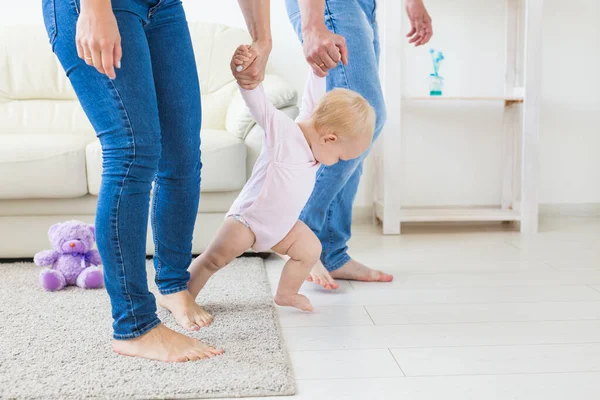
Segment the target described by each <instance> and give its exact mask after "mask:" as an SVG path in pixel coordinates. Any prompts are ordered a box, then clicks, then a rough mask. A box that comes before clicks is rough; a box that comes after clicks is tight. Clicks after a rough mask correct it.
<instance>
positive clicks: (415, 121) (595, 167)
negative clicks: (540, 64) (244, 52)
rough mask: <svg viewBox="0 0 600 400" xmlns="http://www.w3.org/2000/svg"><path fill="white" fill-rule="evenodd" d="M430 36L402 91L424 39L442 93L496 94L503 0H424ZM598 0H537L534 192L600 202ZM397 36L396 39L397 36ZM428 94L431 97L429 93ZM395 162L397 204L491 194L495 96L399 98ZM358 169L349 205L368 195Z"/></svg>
mask: <svg viewBox="0 0 600 400" xmlns="http://www.w3.org/2000/svg"><path fill="white" fill-rule="evenodd" d="M283 3H284V2H283V1H282V0H272V31H273V37H274V50H273V54H272V56H271V57H272V58H271V61H272V65H273V72H275V73H278V74H280V75H282V76H284V77H285V78H286V79H287V80H288V81H290V82H291V83H292V84H293V85H294V86H295V87H296V88H297V89H298V90H299V91H300V90H301V88H302V85H303V82H304V76H305V71H306V67H305V63H304V61H303V56H302V51H301V47H300V45H299V44H298V41H297V39H296V36H295V33H294V32H293V30H292V28H291V26H290V24H289V22H288V20H287V15H286V13H285V7H284V4H283ZM426 3H427V5H428V7H429V9H430V13H431V14H432V17H433V19H434V31H435V36H434V38H433V40H432V41H431V43H430V45H428V46H427V48H419V49H414V48H411V47H408V46H406V47H405V49H404V51H405V54H406V60H407V61H406V63H405V65H404V66H403V67H404V71H405V75H404V84H405V85H406V86H405V88H406V91H407V93H408V94H414V95H417V94H425V93H426V92H425V91H426V88H427V83H426V78H427V75H428V74H429V72H430V69H431V65H430V61H429V54H428V53H427V49H428V48H429V47H434V48H440V49H442V50H443V51H444V53H445V56H446V60H445V61H444V64H443V66H442V69H441V74H442V75H443V76H444V77H445V79H446V90H445V92H446V93H447V94H469V95H475V94H481V95H485V94H492V95H493V94H501V93H502V90H503V79H504V78H503V71H504V9H505V0H454V1H452V2H448V1H447V0H426ZM16 4H17V2H15V1H14V0H0V9H1V10H2V13H0V24H6V23H11V24H12V23H38V22H39V23H41V14H40V0H20V1H19V2H18V5H16ZM184 4H185V7H186V11H187V14H188V19H189V20H202V21H211V22H218V23H224V24H228V25H233V26H239V27H245V24H244V20H243V17H242V15H241V13H240V12H239V11H238V8H237V1H236V0H218V1H215V0H210V1H208V0H184ZM599 17H600V5H599V2H598V1H597V0H572V1H570V2H568V6H567V3H566V2H565V1H564V0H560V1H559V0H545V12H544V71H543V83H544V86H543V104H542V114H541V117H542V126H541V128H542V130H541V163H542V165H541V167H542V182H541V201H542V202H543V203H600V157H599V156H598V153H600V128H599V127H600V97H599V96H598V93H599V92H600V77H599V76H600V75H599V74H598V73H597V71H598V70H600V27H599V25H598V24H597V21H598V18H599ZM399 40H404V39H403V38H399ZM436 104H437V103H436ZM390 112H393V110H390ZM403 112H404V114H403V118H404V130H405V131H404V132H405V134H404V135H405V142H404V143H403V147H402V154H401V155H402V157H403V169H402V171H399V172H398V176H399V179H401V184H402V185H403V187H404V195H403V201H404V202H405V203H406V204H407V205H436V204H438V205H439V204H444V205H450V204H456V205H459V204H498V203H499V201H500V200H499V199H500V178H501V170H500V161H501V158H500V157H501V149H502V136H501V134H502V105H501V104H494V103H492V104H454V103H451V104H442V105H432V104H430V103H429V104H420V103H414V102H411V103H406V106H405V108H404V110H403ZM371 174H372V168H371V166H370V165H368V166H367V168H366V169H365V175H364V177H363V183H362V185H361V189H360V191H359V193H358V196H357V199H356V205H358V206H365V205H370V204H371V201H372V179H371Z"/></svg>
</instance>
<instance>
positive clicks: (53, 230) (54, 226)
mask: <svg viewBox="0 0 600 400" xmlns="http://www.w3.org/2000/svg"><path fill="white" fill-rule="evenodd" d="M61 224H62V222H58V223H56V224H54V225H52V226H51V227H50V229H48V237H49V238H50V240H52V235H54V232H56V230H57V229H58V227H59V226H60V225H61Z"/></svg>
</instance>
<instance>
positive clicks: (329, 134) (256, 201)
mask: <svg viewBox="0 0 600 400" xmlns="http://www.w3.org/2000/svg"><path fill="white" fill-rule="evenodd" d="M249 57H250V54H249V47H248V46H240V47H239V48H238V49H237V50H236V53H235V54H234V58H233V62H235V63H236V64H242V63H243V62H244V61H247V60H248V58H249ZM325 81H326V80H325V78H319V77H317V76H316V75H315V74H314V73H313V72H312V71H311V72H310V74H309V77H308V81H307V83H306V87H305V89H304V96H303V99H302V107H301V110H300V115H299V116H298V118H296V120H293V119H291V118H290V117H288V116H287V115H286V114H284V113H283V112H281V111H279V110H277V109H276V108H275V107H274V106H273V104H271V102H270V101H269V100H268V99H267V96H266V95H265V91H264V89H263V86H262V85H259V86H258V87H256V88H255V89H253V90H245V89H242V88H241V87H240V92H241V94H242V97H243V98H244V100H245V102H246V105H247V106H248V108H249V109H250V112H251V114H252V116H253V117H254V119H255V120H256V123H257V124H258V125H260V126H261V127H262V128H263V129H264V132H265V135H264V142H263V146H262V151H261V153H260V156H259V157H258V160H257V161H256V164H255V166H254V169H253V170H252V176H251V177H250V179H249V180H248V182H247V183H246V185H245V186H244V188H243V189H242V191H241V193H240V195H239V196H238V198H237V200H236V201H235V202H234V203H233V205H232V206H231V209H230V210H229V212H228V213H227V217H226V219H225V221H224V223H223V225H222V226H221V228H220V230H219V231H218V233H217V235H216V237H215V238H214V239H213V241H212V243H211V244H210V245H209V246H208V248H207V250H206V251H205V252H204V253H202V254H201V255H200V256H199V257H198V258H196V259H195V260H194V261H193V262H192V264H191V267H190V273H191V278H190V282H189V285H188V286H189V291H190V294H191V295H192V297H193V298H194V299H195V298H196V296H197V295H198V293H199V292H200V290H201V289H202V287H203V286H204V285H205V284H206V282H207V281H208V279H209V278H210V277H211V276H212V275H213V274H214V273H215V272H216V271H218V270H219V269H221V268H222V267H224V266H225V265H227V264H228V263H230V262H231V261H232V260H233V259H235V257H238V256H239V255H241V254H242V253H243V252H244V251H246V250H248V249H249V248H250V247H252V248H253V249H254V250H256V251H259V252H260V251H266V250H269V249H271V250H273V251H274V252H276V253H279V254H283V255H287V256H289V260H288V261H287V263H286V264H285V266H284V267H283V272H282V274H281V279H280V282H279V287H278V289H277V294H276V295H275V299H274V300H275V303H277V304H278V305H281V306H293V307H297V308H299V309H301V310H305V311H312V309H313V307H312V305H311V303H310V301H309V300H308V299H307V298H306V297H305V296H303V295H300V294H298V290H299V289H300V286H302V283H303V281H304V280H305V279H306V277H307V276H308V274H309V272H310V270H311V268H312V267H313V265H314V264H315V263H316V262H317V261H318V260H319V257H320V255H321V244H320V242H319V240H318V239H317V236H316V235H315V234H314V233H313V232H312V231H311V230H310V229H309V227H308V226H306V225H305V224H304V222H302V221H300V220H299V219H298V218H299V216H300V212H301V211H302V209H303V208H304V205H305V204H306V202H307V201H308V199H309V197H310V195H311V193H312V191H313V187H314V184H315V178H316V175H317V171H318V170H319V166H320V164H324V165H327V166H329V165H333V164H335V163H337V162H338V161H340V160H350V159H353V158H356V157H358V156H360V155H361V154H362V153H364V152H365V151H366V150H367V148H368V147H369V145H370V144H371V140H372V137H373V130H374V125H375V111H374V110H373V108H372V107H371V106H370V105H369V103H368V102H367V101H366V100H365V99H364V98H363V97H362V96H360V95H359V94H358V93H356V92H353V91H350V90H346V89H334V90H332V91H330V92H328V93H326V87H325V85H326V83H325ZM204 313H205V312H204ZM194 314H196V313H194ZM176 317H177V316H176ZM182 319H183V318H182ZM194 319H197V318H195V317H193V316H190V315H188V317H187V318H185V320H186V321H187V322H186V323H185V324H184V325H186V324H187V325H188V326H187V328H190V326H189V325H191V329H196V328H195V327H194V321H193V320H194ZM201 319H202V321H201V322H200V323H196V324H195V325H197V326H198V327H199V326H203V325H206V324H208V323H210V321H211V320H212V317H210V316H209V315H208V314H206V315H204V316H203V317H202V318H201ZM184 328H186V326H184Z"/></svg>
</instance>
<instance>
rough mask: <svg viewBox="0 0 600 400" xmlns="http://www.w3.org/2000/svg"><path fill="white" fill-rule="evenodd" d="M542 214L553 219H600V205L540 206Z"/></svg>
mask: <svg viewBox="0 0 600 400" xmlns="http://www.w3.org/2000/svg"><path fill="white" fill-rule="evenodd" d="M540 214H542V215H545V216H552V217H579V218H586V217H587V218H596V217H600V203H581V204H566V203H565V204H561V203H551V204H540Z"/></svg>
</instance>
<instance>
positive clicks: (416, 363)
mask: <svg viewBox="0 0 600 400" xmlns="http://www.w3.org/2000/svg"><path fill="white" fill-rule="evenodd" d="M541 229H542V233H540V234H538V235H537V236H535V237H533V238H529V239H528V238H525V237H523V236H521V235H520V234H519V233H517V232H511V231H507V230H504V229H503V227H502V226H501V225H496V226H492V227H490V226H487V227H470V228H467V227H462V228H461V227H458V228H457V227H436V228H432V227H422V226H421V227H418V226H415V227H412V228H411V227H408V228H406V229H404V228H403V232H404V234H403V235H402V236H393V237H392V236H387V237H384V236H381V235H380V234H379V228H376V227H373V226H369V225H364V226H357V227H355V229H354V236H353V239H352V241H351V244H350V249H351V251H352V253H351V254H352V255H353V256H354V257H355V258H356V259H357V260H359V261H362V262H365V263H367V264H369V265H371V266H374V267H378V268H381V269H383V270H385V271H387V272H391V273H393V274H394V275H395V279H394V282H393V283H388V284H373V283H357V282H352V283H350V282H342V286H341V288H340V289H339V290H337V291H336V292H327V291H324V290H320V289H318V288H317V287H316V286H315V285H313V284H310V283H306V284H305V285H304V286H303V289H302V292H303V293H304V294H305V295H307V296H308V297H309V298H310V299H311V301H312V302H313V304H314V305H315V307H316V312H315V313H313V314H307V313H301V312H297V311H295V310H289V309H282V308H279V316H280V322H281V327H282V330H283V334H284V337H285V341H286V345H287V347H288V350H289V353H290V357H291V360H292V364H293V366H294V370H295V374H296V379H297V384H298V394H297V395H296V396H295V398H297V399H309V400H321V399H323V400H334V399H344V400H350V399H361V400H363V399H366V400H375V399H386V400H387V399H406V400H425V399H427V400H429V399H431V400H439V399H444V400H454V399H456V400H465V399H477V400H496V399H512V400H515V399H518V400H521V399H523V400H534V399H540V400H555V399H556V400H559V399H560V400H564V399H573V400H585V399H590V400H591V399H594V400H596V399H599V398H600V219H593V218H562V219H545V220H543V221H542V226H541ZM282 265H283V261H282V260H281V259H280V258H279V257H276V256H272V257H271V258H270V259H268V260H267V270H268V273H269V278H270V281H271V283H272V286H273V288H275V287H276V285H277V282H278V278H279V273H280V271H281V267H282ZM271 399H273V398H271Z"/></svg>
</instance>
